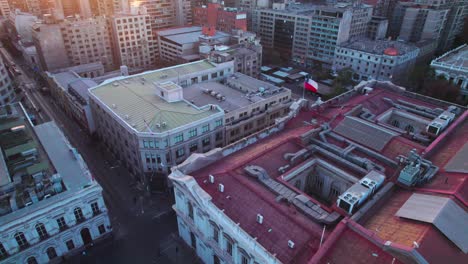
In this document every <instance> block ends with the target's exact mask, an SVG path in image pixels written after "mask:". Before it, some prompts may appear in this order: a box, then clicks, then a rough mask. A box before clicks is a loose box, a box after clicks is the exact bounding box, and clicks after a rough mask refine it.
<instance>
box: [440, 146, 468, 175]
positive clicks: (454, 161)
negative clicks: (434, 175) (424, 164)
mask: <svg viewBox="0 0 468 264" xmlns="http://www.w3.org/2000/svg"><path fill="white" fill-rule="evenodd" d="M444 169H445V170H446V171H450V172H462V173H468V142H467V143H465V145H463V147H462V149H461V150H460V151H458V152H457V154H455V156H453V157H452V158H451V159H450V161H449V162H448V163H447V165H445V168H444Z"/></svg>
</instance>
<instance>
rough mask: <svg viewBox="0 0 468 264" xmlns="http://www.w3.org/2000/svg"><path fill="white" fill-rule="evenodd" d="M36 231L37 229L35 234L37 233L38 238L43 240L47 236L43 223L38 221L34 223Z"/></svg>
mask: <svg viewBox="0 0 468 264" xmlns="http://www.w3.org/2000/svg"><path fill="white" fill-rule="evenodd" d="M36 231H37V234H38V235H39V239H40V240H44V239H46V238H47V237H49V235H48V234H47V230H46V229H45V226H44V224H43V223H39V224H37V225H36Z"/></svg>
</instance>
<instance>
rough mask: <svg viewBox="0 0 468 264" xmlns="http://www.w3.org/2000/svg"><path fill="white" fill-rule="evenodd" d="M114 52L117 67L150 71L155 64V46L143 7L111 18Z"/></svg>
mask: <svg viewBox="0 0 468 264" xmlns="http://www.w3.org/2000/svg"><path fill="white" fill-rule="evenodd" d="M112 35H113V40H114V46H115V48H114V50H115V53H116V56H115V57H116V59H117V61H118V63H119V65H125V66H127V67H129V68H130V69H140V70H143V69H150V68H152V67H153V66H154V65H155V64H156V57H157V46H156V40H155V39H154V36H153V32H152V30H151V18H150V16H149V15H148V13H147V12H146V9H145V8H144V7H139V8H138V9H136V8H134V9H133V8H132V13H129V14H123V13H121V14H117V15H114V16H113V17H112Z"/></svg>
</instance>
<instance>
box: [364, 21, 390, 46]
mask: <svg viewBox="0 0 468 264" xmlns="http://www.w3.org/2000/svg"><path fill="white" fill-rule="evenodd" d="M387 30H388V19H387V18H385V17H379V16H372V18H371V20H370V21H369V24H368V27H367V34H366V37H367V38H368V39H372V40H381V39H384V38H385V37H386V36H387Z"/></svg>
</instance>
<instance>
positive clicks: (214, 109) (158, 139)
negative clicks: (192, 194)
mask: <svg viewBox="0 0 468 264" xmlns="http://www.w3.org/2000/svg"><path fill="white" fill-rule="evenodd" d="M233 71H234V65H233V62H226V63H220V64H215V63H212V62H209V61H206V60H203V61H196V62H192V63H187V64H181V65H177V66H173V67H169V68H163V69H159V70H154V71H148V72H144V73H141V74H137V75H131V76H126V77H119V78H114V79H109V80H106V81H105V82H103V83H102V84H100V85H99V86H97V87H95V88H91V89H90V90H89V92H90V105H91V110H92V113H93V118H94V121H95V123H96V133H97V135H98V137H99V138H100V139H101V140H102V142H103V143H104V145H105V146H106V147H107V148H109V149H110V151H111V152H112V153H113V154H114V155H115V157H116V158H117V159H119V160H121V161H122V164H123V165H124V166H125V167H126V168H127V169H128V170H129V171H130V172H131V173H132V174H133V175H134V176H135V178H136V179H139V180H141V181H142V182H143V183H144V184H147V183H149V182H150V181H151V179H152V178H153V177H156V178H159V179H163V181H165V179H166V178H165V175H167V173H168V172H169V170H170V168H171V167H172V166H173V165H175V164H179V163H180V162H182V161H183V160H185V159H186V158H187V157H188V156H189V155H190V154H191V153H192V152H201V153H203V152H206V151H208V150H211V149H213V148H215V147H217V146H222V145H223V142H224V135H223V131H224V126H223V125H224V111H222V110H221V108H219V107H218V106H216V105H204V106H202V107H198V106H196V105H193V104H192V103H190V102H189V101H187V100H185V99H184V97H183V87H187V86H189V85H192V84H195V83H202V82H207V81H210V80H221V79H223V78H225V77H226V76H229V75H231V74H232V73H233Z"/></svg>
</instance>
